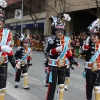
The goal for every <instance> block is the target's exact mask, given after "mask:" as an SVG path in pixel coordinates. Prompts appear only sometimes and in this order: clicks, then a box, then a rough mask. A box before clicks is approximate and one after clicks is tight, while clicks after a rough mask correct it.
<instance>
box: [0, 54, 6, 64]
mask: <svg viewBox="0 0 100 100" xmlns="http://www.w3.org/2000/svg"><path fill="white" fill-rule="evenodd" d="M4 61H5V57H3V56H1V57H0V65H2V64H3V63H4Z"/></svg>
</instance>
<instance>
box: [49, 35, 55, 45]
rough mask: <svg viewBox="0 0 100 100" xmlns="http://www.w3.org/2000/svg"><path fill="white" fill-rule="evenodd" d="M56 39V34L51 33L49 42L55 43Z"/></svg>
mask: <svg viewBox="0 0 100 100" xmlns="http://www.w3.org/2000/svg"><path fill="white" fill-rule="evenodd" d="M54 40H55V36H54V35H51V36H50V37H48V42H49V43H50V44H53V43H54Z"/></svg>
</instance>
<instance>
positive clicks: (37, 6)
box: [23, 0, 45, 32]
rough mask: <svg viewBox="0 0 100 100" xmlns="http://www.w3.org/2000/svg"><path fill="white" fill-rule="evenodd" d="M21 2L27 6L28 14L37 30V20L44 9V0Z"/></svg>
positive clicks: (25, 0)
mask: <svg viewBox="0 0 100 100" xmlns="http://www.w3.org/2000/svg"><path fill="white" fill-rule="evenodd" d="M23 3H24V6H26V7H27V8H28V12H29V15H30V16H31V18H32V21H33V22H34V23H35V27H36V30H37V32H38V24H37V20H38V19H39V16H40V14H41V13H42V12H43V11H45V0H24V2H23Z"/></svg>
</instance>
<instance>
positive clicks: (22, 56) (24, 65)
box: [14, 39, 32, 90]
mask: <svg viewBox="0 0 100 100" xmlns="http://www.w3.org/2000/svg"><path fill="white" fill-rule="evenodd" d="M22 42H23V43H21V45H22V46H20V47H18V48H17V51H16V52H15V55H14V56H15V58H16V63H17V64H19V66H20V69H16V75H15V86H14V87H15V88H18V84H19V82H20V76H21V73H22V74H23V88H24V89H27V90H29V89H30V88H29V86H28V67H29V66H30V65H32V64H31V63H30V60H31V58H32V50H31V48H29V47H28V43H29V40H28V39H24V40H23V41H22Z"/></svg>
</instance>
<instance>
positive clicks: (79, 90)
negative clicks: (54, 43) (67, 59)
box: [5, 48, 94, 100]
mask: <svg viewBox="0 0 100 100" xmlns="http://www.w3.org/2000/svg"><path fill="white" fill-rule="evenodd" d="M15 50H16V48H14V52H15ZM32 57H33V59H32V63H33V66H31V67H30V68H29V70H28V74H29V77H28V79H29V86H30V90H24V89H23V79H22V78H21V81H20V83H19V88H17V89H15V88H14V77H15V70H14V69H13V68H12V67H11V65H10V64H9V67H8V79H7V93H6V97H5V100H45V98H46V92H47V87H45V86H44V83H43V81H44V77H45V72H44V65H43V61H44V55H43V52H37V51H33V55H32ZM76 61H78V62H79V63H80V67H79V68H77V69H76V70H71V77H70V83H69V89H68V91H65V92H64V100H86V96H85V79H84V78H83V77H82V72H83V70H84V66H83V65H84V60H83V59H76ZM73 67H75V66H73ZM56 98H57V90H56V92H55V99H54V100H57V99H56ZM93 100H94V96H93Z"/></svg>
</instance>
